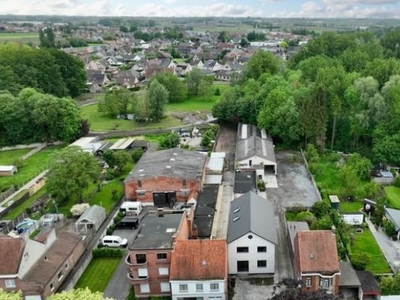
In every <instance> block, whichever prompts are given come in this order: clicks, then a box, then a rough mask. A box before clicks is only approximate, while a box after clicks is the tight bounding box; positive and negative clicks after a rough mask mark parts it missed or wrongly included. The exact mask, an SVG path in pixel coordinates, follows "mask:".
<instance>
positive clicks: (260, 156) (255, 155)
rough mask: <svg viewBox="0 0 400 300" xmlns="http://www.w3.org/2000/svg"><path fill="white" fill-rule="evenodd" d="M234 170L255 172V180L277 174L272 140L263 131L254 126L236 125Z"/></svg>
mask: <svg viewBox="0 0 400 300" xmlns="http://www.w3.org/2000/svg"><path fill="white" fill-rule="evenodd" d="M236 168H239V169H252V170H255V171H256V175H257V179H263V180H264V179H265V173H272V174H275V175H276V173H277V164H276V159H275V151H274V145H273V143H272V140H271V139H270V138H268V136H267V133H266V131H265V129H259V128H257V127H256V126H255V125H250V124H241V123H239V125H238V135H237V141H236Z"/></svg>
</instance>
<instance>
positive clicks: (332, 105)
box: [213, 29, 400, 164]
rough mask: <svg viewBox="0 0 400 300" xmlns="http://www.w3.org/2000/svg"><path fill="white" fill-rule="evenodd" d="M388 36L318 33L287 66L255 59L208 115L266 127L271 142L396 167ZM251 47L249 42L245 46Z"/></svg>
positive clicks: (398, 155)
mask: <svg viewBox="0 0 400 300" xmlns="http://www.w3.org/2000/svg"><path fill="white" fill-rule="evenodd" d="M397 36H400V30H399V29H391V30H388V31H387V32H385V33H384V34H383V35H382V36H381V37H380V38H378V37H377V36H375V35H374V34H373V33H371V32H357V33H334V32H324V33H322V34H320V35H319V36H318V37H316V38H315V39H314V40H312V41H309V42H308V44H307V45H306V46H304V47H302V49H301V50H300V52H299V53H297V54H296V55H294V56H293V57H291V59H290V60H289V61H288V62H287V63H286V64H285V62H283V61H280V60H279V59H278V58H276V57H274V56H273V55H272V54H270V53H267V52H263V51H259V52H256V53H255V54H254V55H253V57H252V58H251V59H250V61H249V62H248V64H247V65H246V67H245V69H244V71H243V72H242V74H241V78H240V80H239V81H238V83H237V84H236V85H235V86H234V88H233V89H231V90H229V91H227V92H226V93H225V94H224V95H222V97H221V99H220V101H219V102H218V103H216V105H215V106H214V107H213V114H214V116H215V117H217V118H219V119H220V121H223V122H247V123H252V124H257V125H259V126H260V127H263V128H266V129H267V131H268V132H269V134H270V135H272V136H273V138H274V139H275V141H276V142H277V143H283V144H285V145H290V146H298V145H300V144H303V145H306V144H308V143H312V144H314V145H315V146H316V147H317V149H318V150H319V151H323V150H325V149H327V148H329V149H333V150H339V151H345V152H359V153H361V154H362V155H364V156H367V157H368V158H369V159H371V160H372V161H373V162H374V163H377V162H381V163H384V164H390V163H392V164H400V150H399V149H400V134H399V132H400V118H399V117H398V116H399V112H400V97H399V95H400V61H398V60H397V58H398V56H399V49H398V48H399V47H398V46H396V45H397V42H396V41H397V39H396V37H397ZM249 40H250V39H249Z"/></svg>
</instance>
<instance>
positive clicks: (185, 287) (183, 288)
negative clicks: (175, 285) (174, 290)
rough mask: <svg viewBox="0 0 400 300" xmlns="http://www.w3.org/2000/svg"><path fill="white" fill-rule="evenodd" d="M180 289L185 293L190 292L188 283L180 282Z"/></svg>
mask: <svg viewBox="0 0 400 300" xmlns="http://www.w3.org/2000/svg"><path fill="white" fill-rule="evenodd" d="M179 291H180V292H183V293H187V292H188V285H187V284H180V285H179Z"/></svg>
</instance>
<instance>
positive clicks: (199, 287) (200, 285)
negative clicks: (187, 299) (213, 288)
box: [196, 283, 203, 292]
mask: <svg viewBox="0 0 400 300" xmlns="http://www.w3.org/2000/svg"><path fill="white" fill-rule="evenodd" d="M202 291H203V284H202V283H197V284H196V292H202Z"/></svg>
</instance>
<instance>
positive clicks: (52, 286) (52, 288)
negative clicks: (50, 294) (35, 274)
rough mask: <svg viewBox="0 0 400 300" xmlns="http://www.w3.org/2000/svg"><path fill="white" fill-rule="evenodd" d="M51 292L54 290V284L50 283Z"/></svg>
mask: <svg viewBox="0 0 400 300" xmlns="http://www.w3.org/2000/svg"><path fill="white" fill-rule="evenodd" d="M53 290H54V284H53V283H50V291H53Z"/></svg>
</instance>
